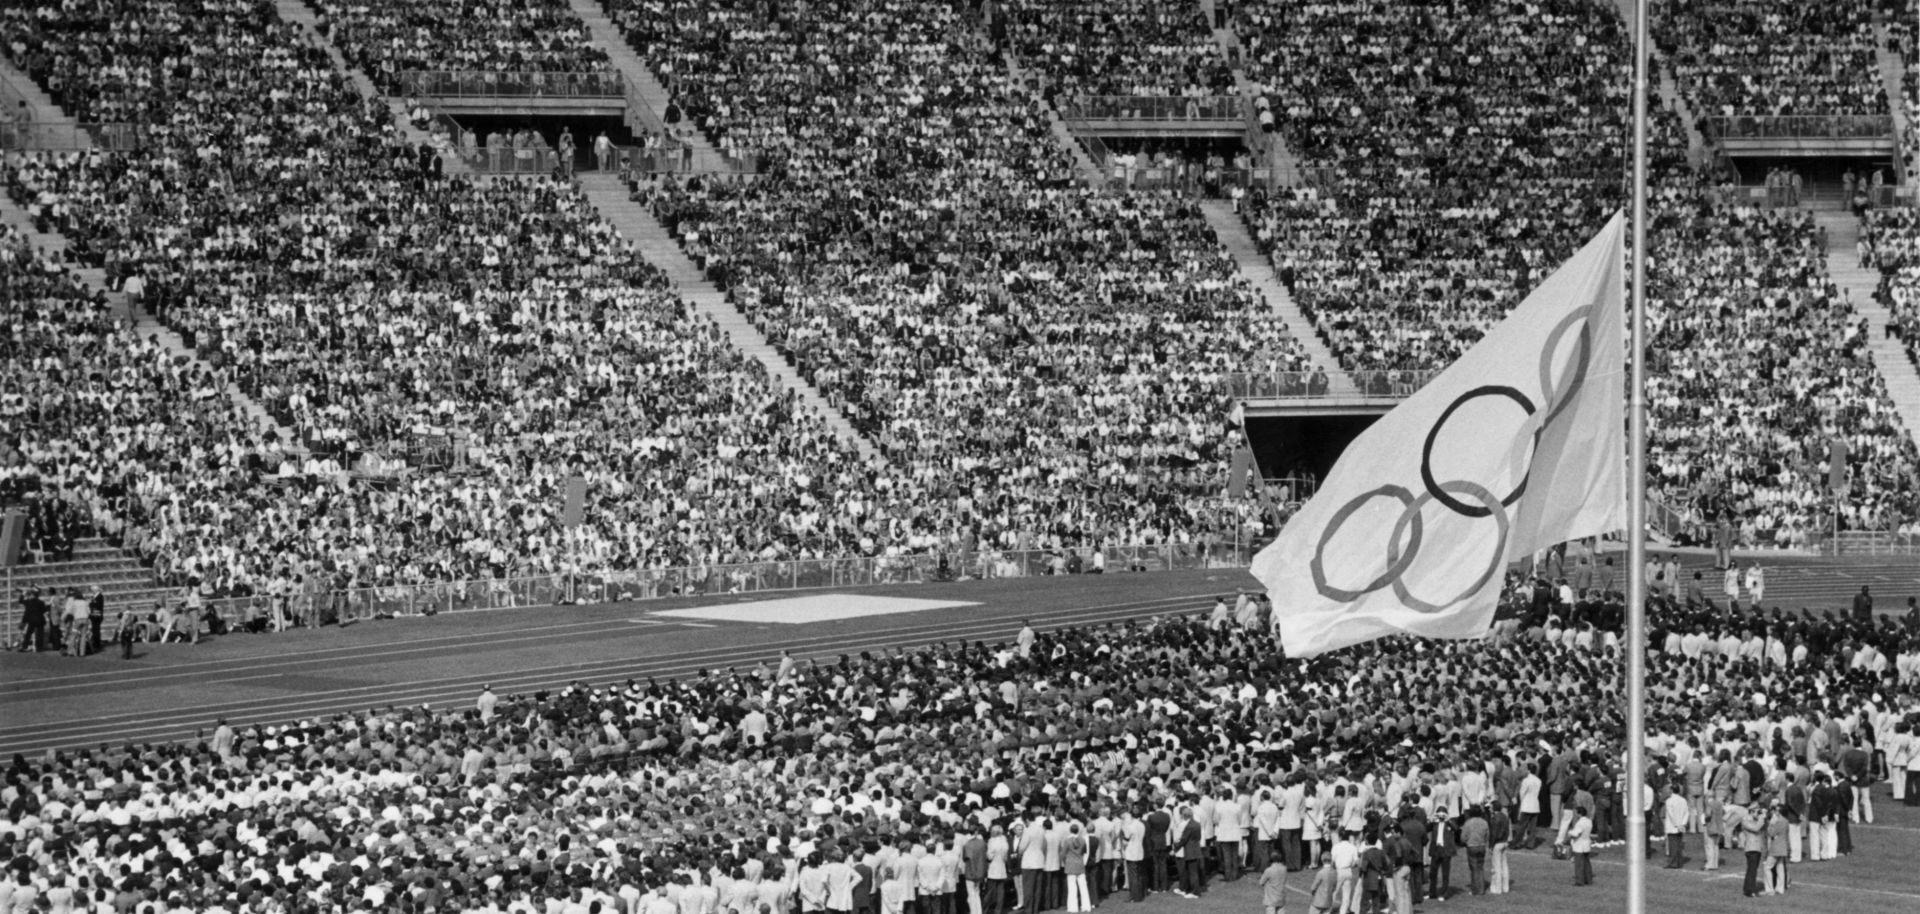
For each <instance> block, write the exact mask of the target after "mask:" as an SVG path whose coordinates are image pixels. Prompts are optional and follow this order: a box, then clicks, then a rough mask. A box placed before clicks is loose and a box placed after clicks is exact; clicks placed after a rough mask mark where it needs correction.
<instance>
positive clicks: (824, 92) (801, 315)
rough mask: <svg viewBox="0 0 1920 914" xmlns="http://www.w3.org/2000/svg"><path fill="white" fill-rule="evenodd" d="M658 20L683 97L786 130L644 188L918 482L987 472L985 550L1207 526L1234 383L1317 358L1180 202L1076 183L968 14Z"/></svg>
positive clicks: (972, 482) (702, 15)
mask: <svg viewBox="0 0 1920 914" xmlns="http://www.w3.org/2000/svg"><path fill="white" fill-rule="evenodd" d="M640 13H641V11H640V10H638V8H633V9H627V10H626V13H625V15H627V16H630V17H631V23H630V24H631V27H635V28H642V29H645V28H653V29H658V30H660V31H656V32H652V33H649V34H647V35H645V36H644V37H643V38H640V39H636V42H635V43H636V45H639V46H644V47H648V48H650V49H651V50H652V52H653V53H654V54H656V55H658V56H659V57H660V59H661V60H662V61H663V62H674V63H672V66H671V67H668V68H667V69H671V70H672V72H674V73H675V74H676V76H675V78H676V80H678V84H679V85H680V87H681V88H680V89H679V90H678V91H680V92H681V93H682V97H683V98H688V99H704V100H705V101H704V102H696V101H691V100H690V101H689V102H688V107H689V110H690V111H695V112H698V111H701V110H708V109H706V108H703V107H702V106H703V105H706V106H709V108H710V109H711V110H716V111H717V110H720V108H724V109H725V110H726V111H730V112H735V113H736V114H737V116H738V117H739V118H744V119H746V120H744V121H739V122H738V123H741V124H745V123H753V124H755V125H757V126H755V127H753V128H752V129H753V130H755V131H760V132H761V134H762V135H776V136H778V137H780V140H779V141H778V143H777V147H778V151H777V153H776V154H775V155H774V156H773V157H772V160H771V167H770V168H769V170H768V173H767V174H765V175H763V176H762V177H761V179H760V180H758V181H754V182H751V183H744V184H724V183H713V182H707V181H687V182H669V183H667V184H664V185H661V186H652V187H647V188H643V189H642V190H641V191H640V194H641V196H642V197H643V199H646V200H647V201H648V202H650V203H651V204H652V205H653V207H654V209H655V211H656V213H658V214H659V215H660V217H661V218H662V220H663V221H664V222H665V223H666V224H667V225H668V226H669V227H670V228H671V229H672V230H673V231H674V232H675V234H676V235H677V236H678V237H679V239H680V240H681V242H682V244H683V245H684V247H685V248H686V249H687V251H688V253H689V254H690V255H691V256H692V257H693V258H694V259H695V260H696V261H697V262H699V263H701V264H702V265H703V266H704V267H705V268H706V270H707V272H708V274H709V275H710V276H711V277H712V278H713V279H714V280H715V281H716V282H717V283H719V284H720V285H721V286H722V287H724V288H728V289H729V290H730V291H731V293H732V294H733V295H734V296H735V298H736V300H737V301H738V302H739V304H740V306H741V307H742V309H743V310H744V311H745V312H746V313H747V314H748V315H749V316H751V317H752V318H753V319H754V320H755V321H756V322H757V323H758V324H759V326H760V327H761V328H762V329H763V330H764V331H765V332H766V333H767V334H768V336H769V338H770V339H771V340H772V341H773V342H774V343H775V344H776V345H778V346H780V347H782V348H784V349H785V350H786V351H788V352H789V353H790V354H791V356H792V357H793V358H794V359H795V361H796V363H797V364H799V365H800V366H801V368H802V369H803V370H804V371H805V372H806V374H807V375H808V377H809V378H810V380H812V381H813V382H814V383H815V384H817V385H818V386H819V387H820V388H821V389H822V390H823V391H824V392H826V393H827V395H828V396H829V397H831V398H833V399H834V400H835V401H836V403H837V404H838V405H839V406H840V407H841V409H842V410H843V411H845V412H846V413H847V414H848V415H849V416H850V417H851V418H852V419H853V421H854V422H855V424H856V425H857V426H859V427H860V428H861V429H863V430H864V431H866V432H868V433H869V434H870V435H871V436H872V438H873V440H874V441H875V442H876V443H877V444H879V445H880V447H881V449H882V450H883V451H885V452H886V454H887V455H888V456H889V457H890V458H892V460H893V462H894V464H895V466H896V468H897V472H898V474H899V475H900V476H901V477H903V478H904V479H905V480H906V481H907V483H908V484H909V485H911V486H914V487H930V488H931V489H932V490H934V491H941V490H947V491H953V492H966V491H967V490H968V489H969V488H972V487H974V486H976V485H977V484H980V483H983V482H984V481H985V480H989V479H991V480H995V484H994V488H995V489H996V493H995V495H994V497H993V498H992V499H991V500H990V501H988V500H984V499H979V498H976V497H972V496H970V495H968V496H963V497H964V498H965V499H966V500H967V501H968V502H970V503H971V504H970V507H968V508H966V509H965V510H967V511H968V512H970V513H980V512H981V511H982V509H983V506H984V507H985V508H986V512H987V513H986V514H985V519H987V520H990V521H992V523H991V524H989V525H988V535H987V536H986V537H984V539H985V540H986V541H988V542H994V541H1001V542H1004V541H1006V540H1007V538H1008V537H1011V536H1013V535H1014V529H1015V528H1017V527H1018V526H1019V525H1018V524H1010V523H1007V522H1006V520H1004V519H1005V518H1008V517H1020V516H1031V517H1035V518H1038V519H1040V520H1041V521H1042V523H1043V525H1044V527H1045V528H1046V529H1047V530H1048V531H1049V532H1050V533H1054V534H1057V535H1059V536H1061V537H1063V538H1065V539H1066V540H1067V541H1068V542H1070V543H1080V544H1085V543H1092V542H1099V541H1109V542H1110V541H1113V540H1114V539H1115V538H1118V539H1120V540H1130V539H1132V538H1134V537H1140V538H1141V541H1143V542H1160V541H1166V540H1167V539H1169V538H1191V537H1192V536H1193V535H1195V532H1196V531H1197V529H1198V528H1200V527H1202V526H1206V525H1205V524H1203V523H1201V522H1200V520H1199V515H1200V514H1201V513H1202V512H1205V511H1209V510H1211V509H1210V507H1209V505H1208V504H1207V503H1209V502H1212V501H1217V496H1218V493H1219V492H1220V491H1221V487H1222V485H1223V483H1224V478H1225V477H1224V469H1225V452H1224V451H1223V450H1222V447H1223V445H1224V444H1225V442H1226V441H1228V440H1229V435H1228V427H1227V425H1226V424H1225V421H1224V417H1225V416H1226V407H1227V404H1226V403H1225V402H1224V401H1223V400H1222V399H1221V396H1220V388H1219V386H1218V379H1219V378H1220V377H1221V376H1222V375H1224V374H1225V373H1228V372H1232V371H1236V370H1247V369H1248V368H1249V367H1252V366H1261V367H1269V368H1273V369H1289V368H1300V367H1304V366H1305V362H1304V360H1303V358H1302V355H1301V350H1300V348H1299V347H1298V346H1297V345H1296V344H1295V343H1294V342H1293V341H1291V340H1289V339H1287V338H1286V337H1285V336H1284V331H1283V329H1282V326H1281V324H1280V322H1279V321H1278V320H1277V319H1276V318H1274V317H1273V316H1272V315H1271V313H1270V311H1269V310H1268V307H1267V305H1266V303H1264V302H1262V301H1261V300H1260V299H1259V298H1258V296H1257V295H1255V294H1254V293H1253V292H1252V291H1251V290H1250V289H1249V288H1248V287H1247V286H1246V285H1245V284H1244V283H1242V282H1241V281H1239V280H1238V279H1237V278H1236V277H1235V271H1234V269H1233V262H1232V260H1231V259H1230V257H1229V256H1228V255H1227V254H1226V253H1225V252H1224V251H1223V250H1222V249H1221V248H1220V247H1219V245H1218V243H1217V241H1216V240H1215V239H1214V238H1213V236H1212V234H1211V232H1210V231H1209V230H1208V228H1207V226H1206V224H1205V222H1204V220H1203V219H1202V218H1201V216H1200V213H1199V211H1198V210H1197V209H1196V208H1195V206H1194V204H1193V203H1192V202H1191V201H1190V200H1189V199H1187V198H1184V197H1181V196H1177V195H1174V194H1169V193H1157V192H1156V193H1139V194H1134V195H1129V196H1116V195H1111V194H1105V193H1097V192H1094V191H1091V190H1088V189H1085V188H1083V187H1080V186H1078V185H1077V183H1076V182H1075V181H1073V180H1072V177H1071V175H1072V169H1071V164H1070V163H1069V161H1068V160H1067V158H1066V156H1065V154H1064V152H1063V151H1062V150H1061V149H1060V148H1059V147H1058V145H1057V144H1056V142H1055V140H1054V138H1053V137H1052V136H1051V135H1050V134H1049V133H1048V131H1047V128H1046V126H1045V123H1046V121H1045V116H1044V112H1043V110H1042V103H1041V102H1040V101H1039V99H1038V98H1037V97H1036V96H1034V95H1033V94H1032V93H1031V92H1030V91H1028V90H1027V89H1025V88H1023V87H1020V86H1016V85H1013V84H1012V82H1011V81H1010V80H1009V79H1008V77H1007V74H1006V72H1005V69H1004V68H1003V67H1001V66H999V65H998V63H997V62H996V60H995V57H994V54H993V52H992V49H991V48H990V47H989V46H988V45H987V44H986V43H985V40H984V38H983V36H982V35H981V33H980V32H979V30H978V29H977V28H973V27H971V26H970V25H969V21H968V19H967V11H966V10H965V9H963V8H960V7H959V6H958V5H947V4H935V5H931V6H929V5H926V4H917V5H912V6H907V5H900V6H891V5H883V6H881V7H879V8H872V7H869V6H865V5H855V4H841V3H826V4H816V5H814V6H812V7H811V8H810V9H809V10H808V11H807V12H805V13H804V14H803V13H800V12H796V11H779V10H770V9H759V8H749V7H741V8H731V9H726V10H720V9H707V10H702V11H698V12H691V11H684V10H683V11H679V12H677V13H675V14H674V15H673V16H650V15H641V14H640ZM711 106H719V107H711ZM855 112H857V114H856V113H855ZM732 129H733V128H724V129H723V130H722V131H721V132H722V142H723V143H725V142H728V140H727V139H726V137H727V136H728V135H730V133H729V131H731V130H732Z"/></svg>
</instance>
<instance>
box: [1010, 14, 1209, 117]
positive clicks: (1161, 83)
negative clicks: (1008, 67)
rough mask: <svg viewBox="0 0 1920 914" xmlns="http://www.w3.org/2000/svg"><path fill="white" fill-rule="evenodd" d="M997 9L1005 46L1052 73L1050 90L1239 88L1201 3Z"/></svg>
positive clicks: (1196, 91) (1203, 91) (1198, 91)
mask: <svg viewBox="0 0 1920 914" xmlns="http://www.w3.org/2000/svg"><path fill="white" fill-rule="evenodd" d="M996 12H997V14H998V18H997V19H996V22H995V30H996V31H999V32H1003V33H1004V36H1003V37H1002V41H1003V42H1004V44H1003V46H1004V47H1006V48H1007V49H1008V50H1009V51H1010V52H1011V53H1013V54H1016V55H1018V57H1019V58H1020V61H1021V63H1022V65H1023V66H1024V67H1025V68H1026V69H1027V70H1028V71H1029V72H1033V73H1037V74H1040V75H1041V76H1042V77H1043V78H1044V79H1045V80H1046V82H1047V87H1048V91H1049V93H1050V95H1051V94H1057V95H1059V96H1064V97H1067V98H1074V97H1083V96H1095V95H1136V96H1168V95H1185V96H1208V95H1228V94H1231V93H1232V92H1233V89H1234V84H1233V73H1232V71H1231V70H1230V69H1229V68H1228V66H1227V61H1226V59H1225V57H1224V56H1223V55H1222V54H1221V51H1220V46H1219V45H1218V44H1217V43H1216V42H1215V40H1214V37H1213V33H1212V32H1211V31H1210V30H1209V29H1208V23H1207V21H1206V16H1205V14H1204V12H1203V11H1202V10H1201V8H1200V5H1199V4H1197V3H1193V4H1172V5H1168V4H1158V3H1148V2H1144V0H1123V2H1117V3H1099V4H1092V3H1089V4H1073V3H1054V2H1049V0H1013V2H1009V3H1004V4H999V5H997V8H996Z"/></svg>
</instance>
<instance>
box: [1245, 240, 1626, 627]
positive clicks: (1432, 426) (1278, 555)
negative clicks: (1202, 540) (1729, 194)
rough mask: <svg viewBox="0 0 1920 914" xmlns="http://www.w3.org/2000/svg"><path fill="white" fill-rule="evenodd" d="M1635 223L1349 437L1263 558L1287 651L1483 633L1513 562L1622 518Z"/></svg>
mask: <svg viewBox="0 0 1920 914" xmlns="http://www.w3.org/2000/svg"><path fill="white" fill-rule="evenodd" d="M1625 225H1626V220H1625V218H1624V217H1622V216H1621V215H1618V214H1616V215H1615V216H1614V217H1613V219H1612V220H1610V221H1609V222H1608V223H1607V225H1606V227H1605V228H1604V229H1602V230H1601V232H1600V234H1599V235H1598V236H1596V237H1595V238H1594V239H1593V240H1592V241H1590V242H1588V243H1587V245H1586V247H1584V248H1581V249H1580V251H1579V253H1577V254H1575V255H1574V256H1573V257H1572V258H1571V259H1570V260H1568V261H1567V262H1566V263H1564V264H1562V265H1561V266H1560V269H1559V270H1558V271H1556V272H1555V273H1554V274H1553V275H1552V276H1550V277H1548V278H1547V280H1546V282H1544V283H1541V284H1540V286H1539V288H1536V289H1534V290H1533V293H1532V294H1531V295H1528V296H1527V298H1526V300H1525V301H1523V302H1521V303H1520V306H1519V307H1517V308H1515V309H1514V310H1513V312H1512V313H1511V314H1509V315H1508V316H1507V319H1506V320H1504V321H1502V322H1501V323H1500V324H1499V325H1498V326H1496V327H1494V328H1493V330H1492V331H1490V332H1489V333H1488V334H1487V336H1486V338H1485V339H1482V340H1481V341H1480V342H1479V343H1478V344H1476V345H1475V346H1474V347H1473V348H1472V349H1470V350H1468V351H1467V352H1466V354H1464V355H1462V356H1461V357H1460V358H1459V360H1457V361H1455V362H1454V363H1453V366H1452V367H1450V368H1448V369H1447V370H1446V371H1444V372H1442V373H1441V374H1440V376H1439V377H1436V378H1434V379H1433V380H1432V381H1431V382H1429V383H1428V384H1427V386H1426V387H1424V388H1421V390H1420V391H1419V392H1418V393H1416V394H1414V395H1413V396H1411V397H1408V398H1407V399H1406V401H1405V402H1403V403H1401V404H1400V405H1399V406H1398V407H1396V408H1394V410H1393V411H1392V412H1390V413H1388V414H1386V415H1385V416H1382V417H1381V418H1380V421H1378V422H1376V423H1374V424H1373V426H1372V427H1370V428H1368V429H1367V430H1366V432H1364V433H1363V434H1361V435H1360V436H1359V437H1358V438H1356V439H1354V441H1353V443H1352V444H1350V445H1348V447H1347V449H1346V452H1345V453H1343V454H1342V455H1341V456H1340V460H1339V462H1338V463H1336V464H1334V467H1333V471H1332V472H1331V473H1329V474H1328V476H1327V481H1326V484H1325V485H1323V486H1321V488H1320V491H1319V492H1318V493H1317V494H1315V495H1314V497H1313V498H1312V500H1310V501H1308V502H1307V504H1306V505H1305V506H1304V507H1303V508H1301V509H1300V513H1298V514H1296V515H1294V517H1293V519H1292V520H1290V521H1288V522H1287V525H1286V527H1285V528H1284V529H1282V530H1281V531H1280V537H1279V538H1278V539H1276V540H1275V541H1274V542H1273V544H1272V545H1269V546H1268V547H1267V548H1265V549H1263V550H1261V552H1260V554H1259V555H1257V556H1255V557H1254V560H1253V574H1254V576H1255V577H1257V578H1259V579H1260V581H1261V582H1262V583H1264V584H1266V585H1267V591H1268V594H1269V595H1270V596H1271V597H1272V598H1273V615H1274V623H1275V625H1276V627H1278V628H1279V630H1280V638H1281V643H1282V644H1283V645H1284V646H1285V648H1286V651H1287V655H1288V656H1291V657H1310V656H1313V655H1315V654H1319V653H1322V652H1325V651H1330V650H1333V649H1335V648H1340V647H1346V646H1348V645H1352V644H1359V643H1361V642H1363V641H1369V640H1372V639H1374V638H1380V637H1385V636H1387V635H1395V634H1401V633H1406V634H1414V635H1423V636H1426V637H1430V638H1477V637H1480V636H1481V635H1484V634H1485V633H1486V631H1487V629H1488V627H1489V626H1491V625H1492V623H1493V614H1494V610H1495V608H1496V604H1497V602H1498V600H1499V595H1500V587H1501V584H1502V583H1503V579H1504V578H1505V575H1504V574H1502V572H1503V571H1504V570H1505V569H1506V567H1507V563H1508V562H1510V561H1512V560H1514V559H1517V558H1520V557H1523V556H1527V555H1531V554H1532V553H1534V552H1536V551H1538V550H1540V549H1543V548H1545V547H1547V546H1551V545H1553V544H1555V543H1561V542H1566V541H1568V540H1573V539H1578V538H1580V537H1584V536H1594V535H1598V534H1602V533H1608V532H1611V531H1615V530H1622V529H1625V527H1626V521H1625V515H1626V507H1627V489H1626V474H1625V472H1624V469H1623V468H1624V466H1625V462H1626V454H1627V452H1626V444H1625V434H1624V431H1623V423H1624V421H1625V420H1624V418H1623V415H1624V412H1623V404H1624V400H1625V394H1626V388H1625V382H1624V378H1623V375H1624V373H1625V371H1626V366H1625V361H1626V359H1625V356H1624V355H1623V348H1622V344H1621V330H1622V327H1623V326H1624V324H1625V319H1626V316H1625V312H1624V310H1623V304H1622V303H1623V299H1624V289H1625V285H1626V283H1625V276H1624V269H1623V265H1624V256H1623V254H1624V251H1625V247H1624V243H1625V242H1624V232H1625Z"/></svg>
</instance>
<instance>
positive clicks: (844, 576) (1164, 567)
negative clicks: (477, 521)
mask: <svg viewBox="0 0 1920 914" xmlns="http://www.w3.org/2000/svg"><path fill="white" fill-rule="evenodd" d="M1254 549H1255V544H1254V543H1251V542H1246V541H1242V540H1239V539H1230V538H1229V539H1221V540H1218V541H1213V542H1202V543H1154V544H1141V545H1133V546H1109V547H1105V548H1103V549H1101V550H1100V552H1101V553H1102V554H1103V557H1104V559H1105V563H1106V568H1105V570H1106V572H1108V573H1114V574H1118V573H1124V572H1128V571H1143V572H1144V571H1171V570H1178V569H1189V568H1240V567H1245V566H1246V565H1247V564H1248V563H1249V561H1251V558H1252V554H1253V551H1254ZM1076 557H1077V558H1076ZM942 558H943V555H942V554H914V555H900V556H854V557H848V558H836V559H803V560H790V561H765V562H745V563H738V564H719V563H713V564H700V565H686V566H677V567H671V568H656V569H638V570H628V571H588V572H578V573H565V572H554V573H550V574H540V575H529V576H514V577H502V578H486V579H480V580H466V581H442V582H424V583H414V584H391V585H386V586H379V587H357V588H352V589H348V590H327V591H320V592H315V593H298V594H290V595H285V596H280V597H273V596H267V595H257V596H247V597H232V598H224V599H215V600H208V601H205V602H203V603H202V604H201V608H200V610H199V614H200V616H201V617H202V618H204V616H205V614H206V613H207V612H208V611H211V612H212V613H213V614H214V615H215V616H216V617H218V618H219V620H220V622H221V624H222V626H223V627H225V628H226V630H228V631H241V630H258V631H267V632H270V631H275V630H278V629H280V628H283V627H301V626H307V625H336V624H338V625H351V624H354V623H357V622H364V621H368V620H372V619H388V618H398V617H409V616H434V615H439V614H441V613H457V612H463V611H469V610H477V609H504V608H509V607H528V606H553V605H557V604H563V603H611V602H618V601H628V600H654V599H662V598H666V597H676V596H701V595H707V594H741V593H758V592H763V591H764V592H774V591H787V590H809V589H823V588H833V587H860V586H866V585H871V584H924V583H936V582H944V581H955V580H961V579H997V578H1023V577H1040V576H1045V575H1052V574H1070V573H1075V571H1076V570H1077V572H1078V573H1086V572H1089V571H1091V570H1092V569H1093V567H1094V563H1093V550H1092V549H1087V548H1081V549H1077V550H1070V549H1057V550H1042V549H1029V550H1002V549H979V550H973V551H957V550H956V551H951V552H947V553H944V559H945V561H944V564H943V561H942ZM23 593H24V588H20V589H16V588H15V587H14V586H13V584H12V583H11V580H10V579H9V581H8V584H7V591H6V608H5V610H4V621H5V644H6V646H8V647H17V646H18V645H19V641H20V637H21V634H22V633H21V629H20V598H21V596H22V595H23ZM162 603H164V604H166V605H167V606H168V607H169V608H171V609H172V610H173V611H174V612H175V613H176V614H180V613H183V612H184V610H185V608H186V606H187V593H186V591H185V590H184V589H183V590H182V591H181V592H180V594H179V596H177V597H174V598H171V599H165V600H150V599H149V600H141V601H139V602H136V603H133V604H131V605H129V604H127V603H126V602H124V601H115V600H114V599H113V597H112V596H109V597H108V598H107V621H108V625H107V626H106V627H107V629H108V630H109V631H111V627H112V622H113V620H114V619H117V618H118V617H119V614H120V612H121V611H122V610H126V609H131V610H132V611H133V613H134V614H135V616H136V617H137V620H138V622H139V623H141V624H151V619H150V617H155V616H157V615H158V614H159V613H160V610H161V604H162ZM59 614H60V607H59V606H58V605H57V604H56V605H54V606H53V610H52V618H51V619H50V624H57V623H58V619H59ZM184 624H185V623H184V622H183V623H182V626H184ZM183 630H184V628H183ZM208 631H209V628H208V627H207V626H206V625H204V624H203V625H202V627H201V628H200V632H202V633H207V632H208ZM143 633H145V630H143Z"/></svg>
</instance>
